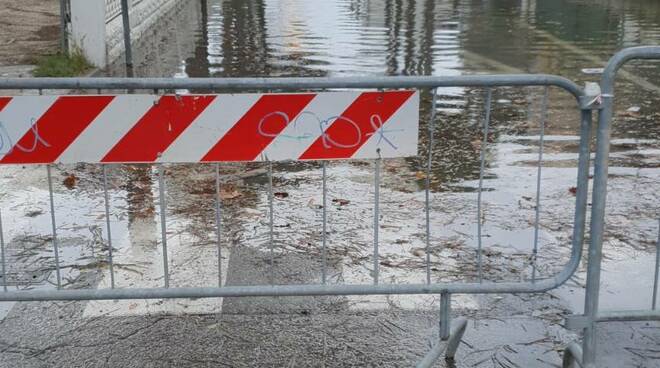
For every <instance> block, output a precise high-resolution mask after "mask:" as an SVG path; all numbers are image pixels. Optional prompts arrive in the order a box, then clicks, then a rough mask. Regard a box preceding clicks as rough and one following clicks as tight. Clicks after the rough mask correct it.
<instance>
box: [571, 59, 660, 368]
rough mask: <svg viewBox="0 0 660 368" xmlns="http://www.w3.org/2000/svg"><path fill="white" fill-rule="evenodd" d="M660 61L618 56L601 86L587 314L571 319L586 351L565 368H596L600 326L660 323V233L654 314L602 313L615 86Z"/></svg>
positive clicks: (577, 351) (575, 353) (576, 351)
mask: <svg viewBox="0 0 660 368" xmlns="http://www.w3.org/2000/svg"><path fill="white" fill-rule="evenodd" d="M639 59H656V60H657V59H660V47H657V46H654V47H632V48H628V49H624V50H622V51H620V52H618V53H617V54H615V55H614V56H613V57H612V58H611V59H610V60H609V62H608V63H607V67H606V68H605V70H604V71H603V75H602V78H601V82H600V88H601V94H600V96H599V100H600V101H602V102H601V103H600V105H601V106H600V108H599V111H598V130H597V142H596V158H595V162H594V189H593V204H592V210H591V224H590V243H589V254H588V261H587V262H588V264H587V267H588V268H587V284H586V292H585V295H586V296H585V307H584V314H583V315H581V316H570V317H568V319H567V321H566V324H567V327H568V328H573V329H577V330H583V334H584V341H583V344H582V348H580V346H579V345H578V344H577V343H573V344H571V345H569V346H568V348H567V349H566V351H565V355H564V367H566V368H568V367H571V365H574V364H577V365H579V366H581V367H585V368H593V367H595V366H596V345H597V341H596V327H597V324H598V323H600V322H611V321H660V311H659V310H658V309H657V297H658V277H659V272H660V229H659V230H658V231H659V234H658V242H657V244H656V262H655V272H654V283H653V291H652V293H653V301H652V305H651V309H650V310H641V311H600V310H599V305H598V303H599V293H600V274H601V263H602V256H603V233H604V230H605V202H606V199H607V179H608V165H609V161H608V160H609V151H610V130H611V127H612V116H613V112H614V82H615V79H616V75H617V71H618V70H619V69H620V68H621V67H622V66H623V65H624V64H625V63H627V62H628V61H630V60H639Z"/></svg>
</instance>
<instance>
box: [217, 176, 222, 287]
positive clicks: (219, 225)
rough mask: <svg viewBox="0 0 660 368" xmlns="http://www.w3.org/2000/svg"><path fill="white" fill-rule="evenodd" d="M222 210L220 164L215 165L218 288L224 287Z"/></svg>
mask: <svg viewBox="0 0 660 368" xmlns="http://www.w3.org/2000/svg"><path fill="white" fill-rule="evenodd" d="M220 210H221V203H220V164H215V231H216V236H217V237H218V287H222V216H221V215H222V214H221V212H220Z"/></svg>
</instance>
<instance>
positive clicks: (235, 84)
mask: <svg viewBox="0 0 660 368" xmlns="http://www.w3.org/2000/svg"><path fill="white" fill-rule="evenodd" d="M515 86H556V87H559V88H563V89H565V90H566V91H568V92H569V93H571V94H572V95H573V96H575V97H576V98H580V97H581V96H583V94H584V93H583V90H582V88H580V87H579V86H578V85H577V84H575V83H574V82H572V81H570V80H569V79H566V78H563V77H559V76H556V75H548V74H503V75H466V76H455V77H423V76H420V77H355V78H353V77H341V78H185V79H182V78H38V79H27V78H6V79H0V90H2V89H44V90H45V89H109V90H112V89H118V90H126V89H159V90H177V89H200V90H237V91H238V90H251V89H254V90H282V91H294V90H306V89H328V88H375V89H385V88H387V89H399V88H440V87H515Z"/></svg>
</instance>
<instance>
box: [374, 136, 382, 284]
mask: <svg viewBox="0 0 660 368" xmlns="http://www.w3.org/2000/svg"><path fill="white" fill-rule="evenodd" d="M379 155H380V149H379ZM380 162H381V159H380V158H377V159H376V162H375V165H376V172H375V174H374V257H373V258H374V274H373V279H374V285H378V278H379V272H380V253H379V252H378V230H379V229H378V227H379V223H380V218H379V217H380Z"/></svg>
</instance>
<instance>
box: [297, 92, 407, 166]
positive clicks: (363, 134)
mask: <svg viewBox="0 0 660 368" xmlns="http://www.w3.org/2000/svg"><path fill="white" fill-rule="evenodd" d="M413 93H414V92H413V91H392V92H365V93H362V94H361V95H360V97H358V98H357V99H356V100H355V101H354V102H353V103H352V104H351V106H349V107H348V109H346V111H344V113H343V114H341V115H340V117H339V118H337V119H335V120H334V122H332V124H331V125H330V126H329V127H328V129H326V130H325V139H324V137H323V136H321V137H319V138H318V139H317V140H316V141H314V143H312V145H311V146H309V148H307V150H306V151H305V153H303V154H302V155H301V156H300V159H301V160H323V159H333V158H351V157H352V156H353V155H354V154H355V152H357V150H359V149H360V147H362V146H363V145H364V144H365V143H366V142H367V140H369V138H370V137H371V136H372V135H373V133H374V132H375V131H376V129H377V128H379V127H380V126H382V125H384V124H385V123H387V121H388V120H389V119H390V117H391V116H392V115H393V114H394V113H395V112H396V111H397V110H399V108H400V107H401V106H402V105H403V104H404V103H405V102H406V101H407V100H408V98H410V96H412V95H413ZM374 118H376V119H377V120H376V121H375V124H372V119H374ZM381 122H382V123H381ZM374 126H375V128H374Z"/></svg>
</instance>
